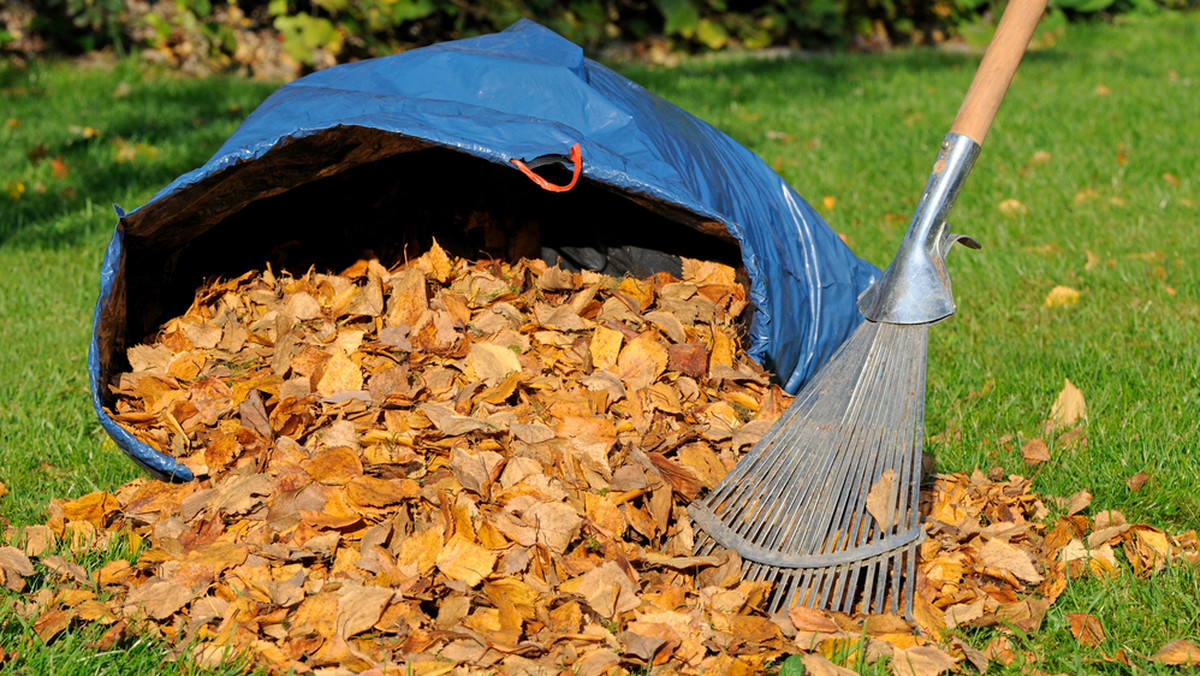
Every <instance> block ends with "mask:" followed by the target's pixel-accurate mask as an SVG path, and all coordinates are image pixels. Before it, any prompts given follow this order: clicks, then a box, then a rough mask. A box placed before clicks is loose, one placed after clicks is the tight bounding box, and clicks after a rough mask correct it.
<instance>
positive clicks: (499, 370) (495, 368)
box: [467, 343, 521, 385]
mask: <svg viewBox="0 0 1200 676" xmlns="http://www.w3.org/2000/svg"><path fill="white" fill-rule="evenodd" d="M467 366H468V367H470V368H471V370H473V371H475V376H476V377H478V378H479V379H480V380H482V381H483V382H484V383H486V384H488V385H492V384H494V383H497V382H499V381H501V380H503V379H504V376H506V375H508V374H510V373H512V372H513V371H520V370H521V362H520V361H517V353H516V352H513V351H512V350H510V349H509V348H507V347H504V346H503V345H495V344H493V343H472V344H471V349H470V350H469V351H468V352H467Z"/></svg>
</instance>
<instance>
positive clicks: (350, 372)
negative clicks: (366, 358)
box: [317, 349, 363, 397]
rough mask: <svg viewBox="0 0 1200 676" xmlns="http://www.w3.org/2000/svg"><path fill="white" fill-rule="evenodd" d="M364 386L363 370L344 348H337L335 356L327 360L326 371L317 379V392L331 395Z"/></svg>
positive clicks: (325, 395) (322, 394) (359, 388)
mask: <svg viewBox="0 0 1200 676" xmlns="http://www.w3.org/2000/svg"><path fill="white" fill-rule="evenodd" d="M362 386H363V377H362V371H361V370H360V369H359V368H358V364H355V363H354V362H353V361H351V360H350V357H347V356H346V353H345V352H344V351H343V350H340V349H335V350H334V351H333V356H331V357H330V358H329V361H327V362H325V372H324V373H322V374H321V379H320V380H319V381H317V393H318V394H320V395H321V396H323V397H330V396H333V395H334V394H337V393H338V392H348V391H353V390H361V389H362Z"/></svg>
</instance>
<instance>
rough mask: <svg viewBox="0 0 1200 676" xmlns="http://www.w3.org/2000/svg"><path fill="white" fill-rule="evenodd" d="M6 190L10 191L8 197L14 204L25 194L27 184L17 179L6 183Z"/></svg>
mask: <svg viewBox="0 0 1200 676" xmlns="http://www.w3.org/2000/svg"><path fill="white" fill-rule="evenodd" d="M4 189H5V190H6V191H8V196H9V197H10V198H11V199H12V201H14V202H16V201H17V200H19V199H21V195H24V194H25V184H24V183H22V182H21V181H18V180H17V179H15V178H14V179H13V180H11V181H9V182H8V183H5V184H4Z"/></svg>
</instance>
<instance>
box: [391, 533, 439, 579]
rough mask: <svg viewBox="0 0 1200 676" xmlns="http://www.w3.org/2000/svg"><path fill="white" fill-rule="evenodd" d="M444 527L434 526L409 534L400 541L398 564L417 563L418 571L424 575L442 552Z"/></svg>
mask: <svg viewBox="0 0 1200 676" xmlns="http://www.w3.org/2000/svg"><path fill="white" fill-rule="evenodd" d="M442 538H443V534H442V529H441V528H440V527H437V526H434V527H433V528H428V529H426V530H423V531H420V532H419V533H413V534H412V535H410V536H408V538H407V539H405V540H404V542H401V543H400V551H399V552H398V553H397V554H396V563H397V564H398V565H401V566H403V565H408V564H416V566H417V571H418V572H419V573H420V574H422V575H424V574H425V573H427V572H429V571H430V570H431V569H432V568H433V566H434V565H435V564H436V563H437V560H438V558H440V556H441V553H442Z"/></svg>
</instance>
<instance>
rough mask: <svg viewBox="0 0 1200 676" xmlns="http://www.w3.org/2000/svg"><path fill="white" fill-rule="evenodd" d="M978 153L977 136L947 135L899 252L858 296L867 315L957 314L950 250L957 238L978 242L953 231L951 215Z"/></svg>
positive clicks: (887, 319) (915, 317) (912, 319)
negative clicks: (950, 229)
mask: <svg viewBox="0 0 1200 676" xmlns="http://www.w3.org/2000/svg"><path fill="white" fill-rule="evenodd" d="M978 155H979V144H978V143H976V142H975V141H972V140H971V139H970V138H968V137H966V136H963V135H962V134H955V133H950V134H947V135H946V138H945V139H944V140H943V141H942V146H941V148H940V149H939V150H938V156H937V161H936V162H934V164H933V171H932V172H931V173H930V174H929V180H928V181H926V183H925V191H924V192H923V193H922V194H921V201H920V202H918V203H917V209H916V211H915V212H914V213H913V218H912V222H911V223H910V224H909V226H908V232H907V233H905V235H904V241H902V242H901V243H900V251H899V252H897V253H896V257H895V258H894V259H892V262H891V264H890V265H888V267H887V270H884V271H883V275H882V276H881V277H880V278H879V281H877V282H875V284H873V285H871V287H870V288H868V289H867V290H866V291H864V292H863V293H862V295H861V296H859V297H858V309H859V310H860V311H861V312H862V313H863V316H864V317H866V318H867V319H869V320H870V321H873V322H883V323H886V324H932V323H934V322H938V321H941V320H943V319H945V318H946V317H949V316H950V315H952V314H954V307H955V306H954V294H953V292H952V291H951V289H950V275H949V274H948V273H947V272H946V254H947V253H948V252H949V251H950V247H951V246H953V244H954V243H955V242H962V243H963V244H965V245H966V246H968V247H970V248H972V249H978V248H979V243H978V242H976V241H975V240H974V239H972V238H970V237H967V236H965V235H955V234H952V233H948V232H947V227H948V224H947V223H946V215H947V214H948V213H949V212H950V207H952V206H954V200H955V198H957V197H958V191H959V190H960V189H961V188H962V184H963V181H965V180H966V178H967V174H968V173H969V172H970V171H971V166H972V165H974V164H975V158H976V157H977V156H978Z"/></svg>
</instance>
